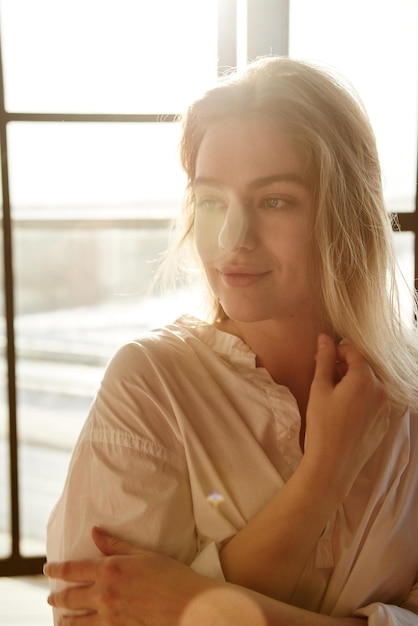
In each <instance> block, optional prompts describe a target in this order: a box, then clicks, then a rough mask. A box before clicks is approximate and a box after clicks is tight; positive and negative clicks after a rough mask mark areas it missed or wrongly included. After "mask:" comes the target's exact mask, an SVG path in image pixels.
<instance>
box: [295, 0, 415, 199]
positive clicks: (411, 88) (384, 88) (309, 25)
mask: <svg viewBox="0 0 418 626" xmlns="http://www.w3.org/2000/svg"><path fill="white" fill-rule="evenodd" d="M290 55H291V56H293V57H298V58H304V59H307V60H311V61H317V62H320V63H324V64H326V65H328V66H329V67H331V68H333V69H335V70H337V72H339V73H340V74H342V75H343V76H345V77H346V78H348V80H349V81H350V82H351V83H352V84H353V86H354V87H355V89H356V90H357V91H358V93H359V94H360V97H361V98H362V100H363V102H364V104H365V106H366V109H367V111H368V113H369V115H370V119H371V122H372V125H373V127H374V130H375V133H376V137H377V142H378V147H379V151H380V158H381V162H382V168H383V174H384V188H385V194H386V198H387V203H388V208H389V209H390V210H391V211H413V210H414V206H415V194H416V174H417V110H418V99H417V75H418V3H417V2H416V1H415V0H397V1H396V2H393V0H390V1H389V0H383V1H382V0H368V1H367V2H364V0H341V1H340V2H335V0H315V2H312V0H291V1H290Z"/></svg>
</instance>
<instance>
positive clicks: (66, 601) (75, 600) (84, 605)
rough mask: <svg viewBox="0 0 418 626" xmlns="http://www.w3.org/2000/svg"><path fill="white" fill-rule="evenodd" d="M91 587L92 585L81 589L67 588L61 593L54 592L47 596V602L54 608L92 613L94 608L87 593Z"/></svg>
mask: <svg viewBox="0 0 418 626" xmlns="http://www.w3.org/2000/svg"><path fill="white" fill-rule="evenodd" d="M91 587H92V585H84V586H82V587H67V588H66V589H62V590H61V591H54V592H53V593H51V594H50V595H49V596H48V598H47V602H48V604H49V605H50V606H53V607H55V608H64V609H69V610H71V611H75V610H80V611H89V612H94V611H95V608H94V606H93V601H92V599H91V594H90V593H89V592H90V590H91Z"/></svg>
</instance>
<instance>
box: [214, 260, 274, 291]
mask: <svg viewBox="0 0 418 626" xmlns="http://www.w3.org/2000/svg"><path fill="white" fill-rule="evenodd" d="M218 272H219V274H220V276H221V279H222V280H223V282H224V283H225V284H226V285H227V286H228V287H250V286H251V285H254V284H256V283H258V282H260V281H261V280H262V279H263V278H264V277H265V276H267V274H269V273H270V272H266V271H265V270H262V269H258V268H256V267H251V266H250V267H248V266H240V265H239V266H238V265H227V266H224V267H221V268H219V269H218Z"/></svg>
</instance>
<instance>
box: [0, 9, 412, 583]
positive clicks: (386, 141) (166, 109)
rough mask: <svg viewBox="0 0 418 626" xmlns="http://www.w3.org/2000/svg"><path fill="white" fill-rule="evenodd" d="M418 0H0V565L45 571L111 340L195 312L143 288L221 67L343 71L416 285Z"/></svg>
mask: <svg viewBox="0 0 418 626" xmlns="http://www.w3.org/2000/svg"><path fill="white" fill-rule="evenodd" d="M417 10H418V8H417V4H416V2H415V0H398V1H397V2H396V3H394V2H393V0H369V2H368V3H364V2H363V1H362V0H350V1H348V0H343V1H341V2H339V3H335V2H333V0H316V1H315V2H312V0H290V1H288V0H218V1H217V0H153V2H149V0H0V24H1V28H0V34H1V46H0V51H1V55H2V58H0V142H1V151H2V158H3V169H2V179H1V180H2V192H3V231H4V238H3V242H4V243H3V242H2V243H1V244H0V245H1V246H3V248H4V250H2V252H3V256H4V267H2V271H3V279H4V283H5V286H6V289H5V293H6V297H5V298H4V300H3V301H2V303H1V306H2V312H3V318H4V324H3V327H2V334H1V336H2V338H3V344H2V350H3V353H2V356H3V359H2V360H1V361H0V362H1V364H2V372H1V379H0V381H1V383H2V384H1V385H0V391H1V394H2V395H1V402H0V575H4V574H8V575H11V574H25V573H33V572H38V571H40V570H41V564H42V562H43V553H44V540H45V524H46V520H47V517H48V515H49V512H50V509H51V507H52V506H53V504H54V502H55V501H56V499H57V497H58V495H59V492H60V491H61V488H62V483H63V480H64V476H65V473H66V470H67V466H68V461H69V455H70V450H71V448H72V446H73V444H74V441H75V438H76V436H77V435H78V433H79V431H80V429H81V425H82V423H83V422H84V420H85V417H86V414H87V412H88V409H89V405H90V402H91V400H92V398H93V395H94V393H95V390H96V388H97V385H98V383H99V381H100V378H101V376H102V373H103V369H104V366H105V364H106V362H107V360H108V358H109V356H110V355H111V353H112V352H113V351H114V350H115V349H116V348H117V347H118V346H119V345H120V344H121V343H122V342H124V341H125V340H129V339H130V338H132V336H134V335H136V334H138V333H139V332H140V331H141V329H144V328H148V327H150V326H155V325H157V324H159V323H163V322H165V321H169V320H171V319H173V318H174V317H175V315H176V314H177V313H181V312H183V310H190V306H189V303H188V301H189V298H190V294H189V292H188V291H187V290H184V291H183V292H182V291H181V290H180V291H179V293H178V294H167V296H164V297H163V296H162V297H161V298H157V297H152V296H150V295H149V291H148V288H149V284H150V280H151V278H152V274H153V271H154V267H155V262H156V259H158V255H159V253H160V252H162V251H163V250H164V249H165V248H166V246H167V241H168V231H169V226H170V223H171V220H172V218H173V216H174V215H175V213H176V212H177V209H178V207H179V205H180V203H181V199H182V193H183V184H184V178H183V174H182V172H181V171H180V168H179V165H178V158H177V154H176V151H177V143H178V127H177V123H176V122H175V119H176V114H177V113H179V112H181V111H182V110H183V109H184V108H185V106H186V105H187V104H188V102H189V101H190V100H191V99H193V97H194V96H195V95H197V94H198V93H200V92H201V91H202V90H204V89H205V87H206V86H209V85H211V84H213V82H214V80H215V78H216V75H217V74H218V73H220V72H222V70H223V69H224V68H226V67H230V66H234V65H236V64H238V65H242V64H245V63H246V62H247V58H251V59H253V58H255V57H257V56H259V55H262V54H269V53H271V54H286V53H287V52H288V51H289V53H290V55H291V56H295V57H302V58H306V59H308V60H314V61H319V62H321V63H325V64H328V65H330V66H332V67H334V68H336V69H337V70H339V71H340V72H341V73H342V74H344V75H345V76H347V78H348V79H349V80H350V81H351V82H352V83H353V85H354V87H355V88H356V89H357V90H358V92H359V93H360V94H361V96H362V97H363V99H364V101H365V105H366V108H367V109H368V111H369V113H370V117H371V121H372V124H373V126H374V128H375V132H376V136H377V139H378V144H379V149H380V153H381V159H382V164H383V168H384V177H385V193H386V198H387V203H388V208H389V210H391V211H394V212H397V213H399V220H400V223H401V226H402V229H403V230H404V231H405V232H403V233H402V234H399V233H397V234H396V242H397V248H398V256H399V261H400V264H401V267H402V270H403V273H404V274H405V276H406V278H407V282H408V283H409V285H410V286H412V285H413V281H414V277H415V276H417V274H418V271H417V261H416V259H417V254H416V246H417V244H416V232H417V230H418V218H417V216H416V213H415V207H416V171H417V153H416V146H417V115H416V111H417V109H418V106H417V103H418V99H417V88H416V85H417V82H416V77H417V74H418V67H417V58H418V55H417V46H418V15H417ZM388 42H390V46H389V45H388ZM405 315H410V311H409V310H406V311H405Z"/></svg>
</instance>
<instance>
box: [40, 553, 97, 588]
mask: <svg viewBox="0 0 418 626" xmlns="http://www.w3.org/2000/svg"><path fill="white" fill-rule="evenodd" d="M97 563H98V560H97V559H95V560H93V559H84V560H82V561H52V562H50V563H46V564H45V565H44V574H45V576H48V578H59V579H60V580H65V581H67V582H73V583H92V582H94V581H95V580H96V577H97Z"/></svg>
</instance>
